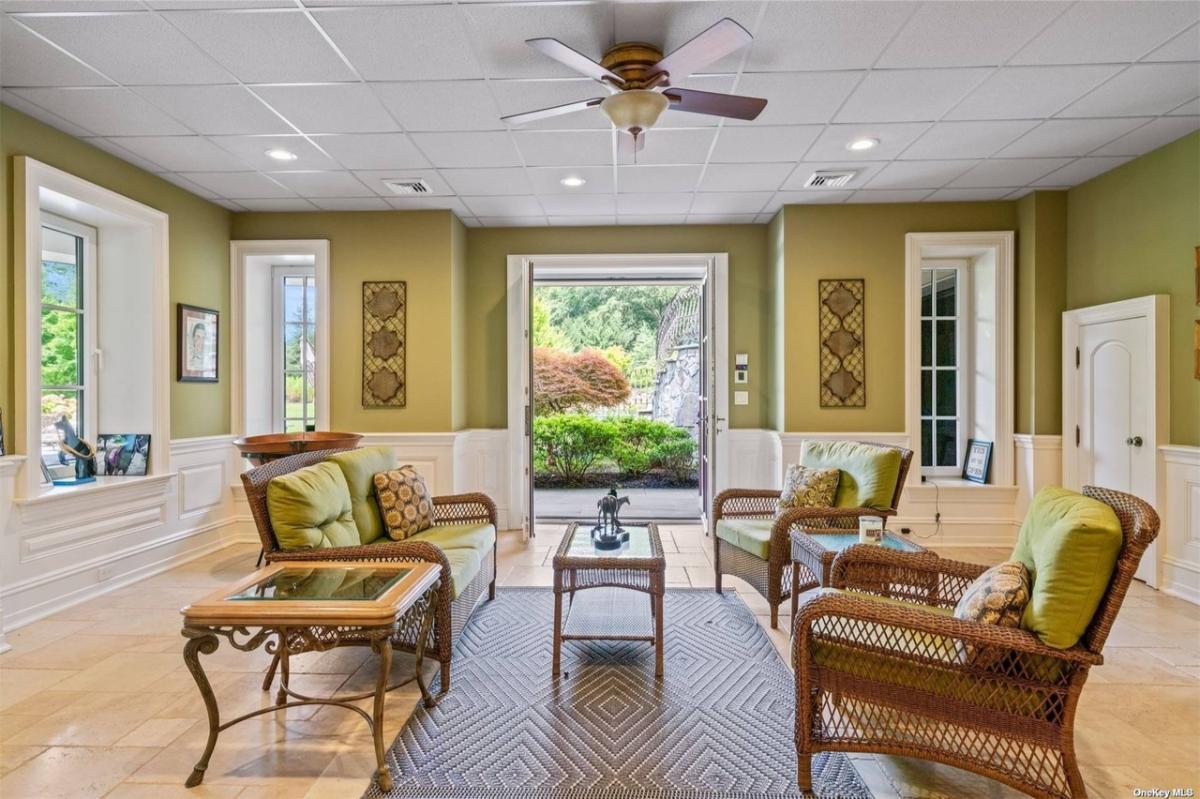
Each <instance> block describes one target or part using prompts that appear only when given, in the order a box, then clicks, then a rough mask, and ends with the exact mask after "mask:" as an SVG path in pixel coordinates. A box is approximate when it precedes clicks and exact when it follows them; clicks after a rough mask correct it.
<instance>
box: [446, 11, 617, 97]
mask: <svg viewBox="0 0 1200 799" xmlns="http://www.w3.org/2000/svg"><path fill="white" fill-rule="evenodd" d="M459 8H460V9H461V10H462V12H463V13H464V14H465V15H466V18H467V20H468V21H469V22H470V23H471V25H472V31H471V34H472V36H473V37H474V42H475V46H476V52H477V53H478V55H479V61H480V66H481V67H482V68H483V71H484V74H485V75H487V76H488V77H489V78H576V77H579V73H578V72H575V71H573V70H571V69H568V68H567V67H565V66H562V65H561V64H559V63H558V62H557V61H555V60H553V59H550V58H547V57H546V56H544V55H542V54H541V53H539V52H537V51H536V50H534V49H533V48H532V47H530V46H529V45H527V44H525V40H526V39H534V38H537V37H541V36H549V37H553V38H555V39H558V40H559V41H561V42H563V43H564V44H566V45H567V46H568V47H571V48H574V49H575V50H578V51H579V52H581V53H583V54H584V55H586V56H587V57H588V58H591V59H592V60H594V61H599V60H600V58H601V56H603V55H604V50H605V49H606V48H607V47H608V46H610V45H611V44H612V43H613V38H612V35H613V11H612V8H611V7H610V6H609V5H608V4H607V3H584V4H574V3H572V4H566V5H560V4H558V3H530V4H520V5H508V4H503V5H501V4H496V5H492V4H478V5H475V4H470V5H462V6H460V7H459Z"/></svg>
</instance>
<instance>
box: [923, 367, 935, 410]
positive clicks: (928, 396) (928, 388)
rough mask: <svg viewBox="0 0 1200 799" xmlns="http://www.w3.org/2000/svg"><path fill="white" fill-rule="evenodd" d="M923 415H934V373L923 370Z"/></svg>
mask: <svg viewBox="0 0 1200 799" xmlns="http://www.w3.org/2000/svg"><path fill="white" fill-rule="evenodd" d="M921 415H922V416H932V415H933V373H932V372H930V371H929V370H928V369H922V370H921Z"/></svg>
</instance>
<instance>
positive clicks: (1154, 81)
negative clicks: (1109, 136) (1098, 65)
mask: <svg viewBox="0 0 1200 799" xmlns="http://www.w3.org/2000/svg"><path fill="white" fill-rule="evenodd" d="M1197 96H1200V64H1134V65H1133V66H1131V67H1130V68H1129V69H1127V70H1125V71H1124V72H1122V73H1121V74H1120V75H1117V76H1116V77H1115V78H1113V79H1112V80H1110V81H1109V82H1108V83H1105V84H1104V85H1103V86H1101V87H1099V88H1098V89H1096V90H1095V91H1094V92H1092V93H1091V94H1089V95H1088V96H1087V97H1083V98H1080V99H1079V100H1078V101H1076V102H1074V103H1072V104H1071V105H1070V106H1068V107H1067V108H1066V109H1065V110H1064V111H1063V112H1062V113H1061V114H1060V115H1059V116H1064V117H1105V116H1113V117H1117V116H1124V117H1128V116H1155V115H1157V114H1165V113H1167V112H1168V111H1170V110H1171V109H1173V108H1176V107H1177V106H1179V104H1180V103H1185V102H1187V101H1188V100H1191V99H1192V98H1193V97H1197Z"/></svg>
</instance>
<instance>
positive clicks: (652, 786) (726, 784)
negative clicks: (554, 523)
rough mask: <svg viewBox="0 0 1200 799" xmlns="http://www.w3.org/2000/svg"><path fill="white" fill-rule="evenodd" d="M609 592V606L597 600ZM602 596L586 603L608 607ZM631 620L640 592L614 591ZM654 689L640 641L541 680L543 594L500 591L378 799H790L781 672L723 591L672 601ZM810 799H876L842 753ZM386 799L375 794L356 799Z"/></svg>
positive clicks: (546, 621)
mask: <svg viewBox="0 0 1200 799" xmlns="http://www.w3.org/2000/svg"><path fill="white" fill-rule="evenodd" d="M606 593H607V594H608V595H607V596H605V594H606ZM615 594H616V592H615V590H614V591H612V592H609V591H607V590H606V589H592V590H591V591H583V592H580V593H579V594H578V596H577V599H576V605H577V607H576V610H582V609H583V608H580V607H578V606H579V605H580V603H581V602H595V603H597V604H599V605H610V604H611V603H612V601H613V599H614V595H615ZM620 596H621V597H622V599H621V600H619V601H621V602H622V604H623V605H624V607H625V608H626V609H627V613H628V614H629V615H630V616H631V617H632V616H635V615H636V616H640V615H641V614H645V615H646V616H649V609H650V608H649V605H650V602H649V599H648V598H647V597H646V595H644V594H638V593H633V592H627V591H624V592H620ZM665 602H666V610H665V621H666V636H665V642H666V643H665V676H664V678H663V680H662V681H661V682H659V681H656V680H655V679H654V648H653V646H652V645H651V644H647V643H632V642H620V641H617V642H607V641H605V642H568V643H567V644H565V645H564V648H563V676H562V677H561V678H560V679H559V680H557V681H556V680H553V679H552V678H551V677H550V656H551V643H552V639H551V635H552V618H553V612H554V611H553V609H554V598H553V594H552V593H551V592H550V590H549V589H546V588H501V589H500V590H499V592H498V594H497V598H496V600H495V601H493V602H485V603H484V605H483V606H482V607H481V608H479V609H478V610H477V611H476V612H475V615H474V616H473V617H472V619H471V621H470V623H469V624H468V625H467V628H466V630H465V631H464V633H463V636H462V639H461V640H460V642H459V644H458V649H457V651H456V653H455V658H454V673H453V683H452V686H451V690H450V692H449V693H448V694H446V696H444V697H443V698H442V700H441V702H440V703H439V704H438V706H437V707H435V708H434V709H433V710H425V709H424V708H423V707H418V709H417V710H416V711H415V712H414V713H413V716H412V718H411V719H410V720H409V722H408V724H407V725H405V727H404V729H403V730H402V731H401V732H400V735H399V736H398V737H397V738H396V740H395V742H394V743H393V744H392V747H391V751H390V752H389V753H388V759H389V762H390V765H391V767H392V774H393V778H394V779H395V788H394V789H393V790H392V791H391V792H390V793H388V794H386V797H387V798H388V799H517V798H518V797H520V798H521V799H600V797H605V798H606V799H717V797H720V798H721V799H785V798H787V799H798V797H800V796H801V795H802V794H801V793H800V791H799V790H798V789H797V788H796V783H795V763H796V754H795V749H794V745H793V734H794V733H793V717H794V713H795V701H794V698H793V697H794V693H795V687H794V684H793V677H792V674H791V671H790V670H789V669H788V668H787V666H786V664H785V663H784V662H783V660H782V659H781V658H780V657H779V654H778V653H777V652H776V651H775V648H774V647H773V646H772V644H771V641H770V640H769V639H768V638H767V636H766V633H765V632H764V631H763V630H762V629H761V628H760V627H759V626H758V623H757V622H756V621H755V619H754V616H753V615H752V614H751V613H750V611H749V609H748V608H747V607H746V605H745V603H743V602H742V601H741V600H740V599H738V598H737V596H736V595H735V594H733V593H732V592H730V593H728V594H726V595H725V596H719V595H717V594H716V593H715V592H714V591H712V590H711V589H708V590H704V589H683V590H668V591H667V595H666V600H665ZM813 774H814V778H815V779H814V783H815V786H816V788H817V791H816V796H818V797H821V799H835V798H836V799H871V792H870V790H868V788H867V786H866V785H865V784H864V783H863V781H862V778H861V777H859V775H858V774H857V772H855V771H854V768H853V766H851V764H850V761H849V759H847V758H846V757H845V756H844V755H842V754H841V753H836V752H834V753H826V754H821V755H818V756H817V757H816V758H814V761H813ZM383 796H384V794H382V793H381V792H380V790H379V786H378V785H377V784H376V783H372V785H371V788H370V789H369V790H368V791H367V793H366V795H365V798H364V799H381V797H383Z"/></svg>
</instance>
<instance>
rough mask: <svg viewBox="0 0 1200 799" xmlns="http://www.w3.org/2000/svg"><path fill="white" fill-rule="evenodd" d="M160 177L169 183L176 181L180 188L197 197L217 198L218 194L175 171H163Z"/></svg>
mask: <svg viewBox="0 0 1200 799" xmlns="http://www.w3.org/2000/svg"><path fill="white" fill-rule="evenodd" d="M159 177H160V178H162V179H163V180H165V181H167V182H168V183H174V184H175V185H176V186H178V187H179V188H181V189H184V190H185V191H189V192H191V193H192V194H194V195H196V196H197V197H203V198H204V199H206V200H214V199H216V198H217V195H216V194H214V193H213V192H211V191H209V190H208V189H206V188H204V187H203V186H201V185H199V184H198V183H193V182H192V181H190V180H188V179H187V178H185V177H183V176H182V175H176V174H175V173H173V172H162V173H160V174H159Z"/></svg>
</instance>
